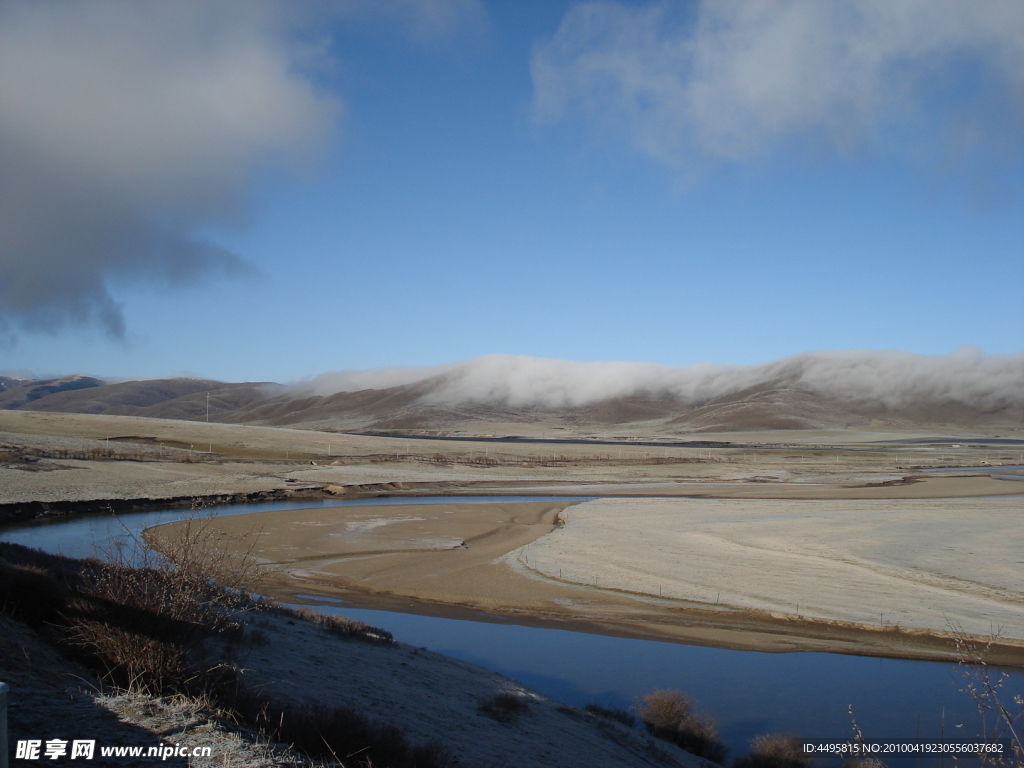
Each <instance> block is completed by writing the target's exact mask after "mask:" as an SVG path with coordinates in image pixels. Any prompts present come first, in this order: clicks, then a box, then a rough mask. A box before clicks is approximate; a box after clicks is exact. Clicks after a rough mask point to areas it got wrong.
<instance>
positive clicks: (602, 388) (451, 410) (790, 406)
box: [0, 352, 1024, 435]
mask: <svg viewBox="0 0 1024 768" xmlns="http://www.w3.org/2000/svg"><path fill="white" fill-rule="evenodd" d="M207 395H209V398H208V400H209V418H210V420H211V421H220V422H228V423H238V424H262V425H269V426H295V427H304V428H313V429H330V430H336V431H342V430H344V431H364V430H365V431H390V432H415V431H446V432H449V433H458V432H466V433H496V432H501V433H502V434H514V433H516V431H517V427H522V426H523V425H526V424H541V423H542V424H543V425H544V427H545V428H559V427H564V428H567V429H575V430H583V431H586V430H590V429H608V428H614V429H619V428H622V429H626V428H628V427H629V426H630V425H637V426H640V425H642V426H643V427H644V429H645V430H648V431H655V432H658V433H662V434H666V435H671V434H688V433H701V432H730V431H752V430H769V429H771V430H779V429H783V430H787V429H792V430H800V429H835V428H844V427H854V428H867V429H890V428H892V429H905V428H939V427H946V426H956V427H961V428H970V427H986V428H995V427H1005V428H1010V429H1020V428H1024V357H1021V356H1002V357H996V356H992V357H984V356H980V355H975V356H974V357H971V356H970V355H964V354H960V355H953V356H947V357H945V358H942V357H925V356H919V355H908V354H906V353H867V352H857V353H816V354H808V355H802V356H797V357H795V358H787V359H786V360H782V361H779V362H777V363H770V364H766V365H762V366H748V367H739V366H717V367H715V366H693V367H692V368H688V369H669V368H664V367H660V366H645V365H640V364H633V363H600V364H590V363H566V362H564V361H545V360H539V359H537V358H514V357H507V356H490V357H487V358H478V359H477V360H471V361H467V362H466V363H460V364H455V365H451V366H438V367H435V368H431V369H423V370H421V371H416V370H413V369H400V370H394V371H367V372H358V373H355V374H329V375H327V376H325V377H320V378H319V379H314V380H313V381H311V382H306V383H303V384H300V385H293V386H283V385H279V384H273V383H270V382H244V383H225V382H220V381H214V380H209V379H192V378H171V379H151V380H141V381H121V382H115V383H107V382H104V381H103V380H101V379H97V378H95V377H90V376H67V377H63V378H58V379H35V380H22V379H14V378H10V377H6V378H0V409H17V410H34V411H52V412H68V413H92V414H113V415H126V416H129V415H130V416H147V417H153V418H166V419H186V420H195V421H202V420H204V419H206V417H207Z"/></svg>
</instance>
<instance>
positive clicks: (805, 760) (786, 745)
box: [733, 733, 814, 768]
mask: <svg viewBox="0 0 1024 768" xmlns="http://www.w3.org/2000/svg"><path fill="white" fill-rule="evenodd" d="M813 764H814V757H813V756H811V755H807V754H805V753H804V751H803V743H802V742H801V741H800V740H799V739H798V738H797V737H796V736H793V735H792V734H781V733H768V734H764V735H762V736H758V737H757V738H756V739H754V740H753V741H751V742H750V754H749V755H747V756H746V757H741V758H740V759H738V760H736V762H734V763H733V768H810V767H811V766H812V765H813Z"/></svg>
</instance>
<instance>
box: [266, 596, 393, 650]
mask: <svg viewBox="0 0 1024 768" xmlns="http://www.w3.org/2000/svg"><path fill="white" fill-rule="evenodd" d="M271 610H272V611H274V612H275V613H279V614H281V615H282V616H291V617H292V618H295V619H299V620H300V621H306V622H309V623H310V624H315V625H316V626H318V627H320V628H321V629H323V630H325V631H326V632H328V633H329V634H332V635H334V636H336V637H344V638H346V639H349V640H362V641H363V642H366V643H377V644H380V645H390V644H392V643H394V642H395V638H394V637H393V636H392V634H391V633H390V632H388V631H387V630H386V629H380V628H379V627H371V626H370V625H369V624H364V623H363V622H361V621H356V620H355V619H349V618H346V617H344V616H335V615H332V614H328V613H319V612H317V611H314V610H311V609H309V608H289V607H288V606H284V605H275V606H273V607H272V608H271Z"/></svg>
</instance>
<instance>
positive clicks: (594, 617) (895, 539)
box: [152, 497, 1024, 664]
mask: <svg viewBox="0 0 1024 768" xmlns="http://www.w3.org/2000/svg"><path fill="white" fill-rule="evenodd" d="M872 505H874V506H872ZM897 510H898V511H897ZM1021 514H1022V513H1021V509H1020V503H1019V499H1014V498H1010V497H1004V498H999V497H996V498H991V499H981V500H958V499H943V500H938V501H929V500H921V501H901V502H900V503H899V506H898V507H893V505H892V504H885V503H884V502H865V501H845V502H832V501H828V502H824V501H812V500H798V501H791V502H783V501H735V500H721V501H705V500H692V499H691V500H685V499H604V500H600V501H592V502H586V503H582V504H572V503H566V502H560V503H553V502H536V503H525V504H521V503H495V504H458V503H453V504H429V505H427V504H424V505H396V506H373V507H345V508H331V509H323V508H317V509H306V510H290V511H285V512H264V513H255V514H249V515H237V516H232V517H226V518H218V520H217V521H216V524H217V525H218V527H220V528H221V529H222V530H223V533H224V535H225V539H224V540H225V541H226V542H235V543H234V544H231V546H234V547H236V548H237V549H239V550H241V549H244V548H247V547H248V546H250V544H248V543H246V542H247V541H248V542H251V541H252V538H251V537H252V536H253V535H255V534H256V533H257V532H258V533H259V538H258V541H257V543H256V545H255V549H254V554H255V555H256V556H257V557H258V558H259V560H260V562H261V564H262V569H263V571H264V574H265V578H266V583H265V588H264V589H265V591H266V592H268V593H269V594H271V595H273V596H275V597H281V598H287V597H294V596H295V595H296V594H306V595H309V594H314V595H315V594H319V595H324V596H329V597H342V598H343V599H345V600H347V601H349V602H350V603H352V604H353V605H354V606H362V607H374V608H381V609H385V610H400V611H410V612H422V613H431V614H435V615H449V616H455V617H465V618H480V614H481V613H485V614H488V615H492V616H501V617H507V618H512V619H514V620H516V621H519V622H522V623H532V624H537V625H541V626H555V627H563V628H573V629H580V630H583V631H592V632H599V633H603V634H612V635H622V636H633V637H645V638H652V639H662V640H670V641H677V642H688V643H696V644H701V645H713V646H718V647H728V648H746V649H752V650H768V651H793V650H817V651H837V652H845V653H856V654H867V655H882V656H896V657H908V658H947V659H948V658H953V657H954V648H953V646H952V644H951V642H950V641H949V639H948V629H949V626H948V624H947V619H948V620H952V621H954V622H959V623H960V624H962V625H963V626H964V628H965V629H966V630H968V631H970V632H972V633H975V634H978V635H987V634H988V631H989V629H990V626H993V625H1000V624H1001V625H1002V628H1003V631H1002V640H1001V641H1000V648H998V649H997V652H998V654H999V660H1000V661H1001V662H1002V663H1011V664H1024V642H1021V641H1022V639H1024V635H1022V633H1021V630H1020V628H1021V627H1022V626H1024V600H1022V597H1021V594H1022V591H1024V590H1022V588H1021V584H1020V576H1019V574H1020V573H1021V572H1022V571H1021V569H1020V565H1019V563H1018V561H1019V560H1020V559H1021V558H1020V554H1019V553H1020V552H1021V551H1024V547H1021V544H1022V543H1024V542H1022V541H1021V531H1022V530H1024V526H1021V525H1020V516H1021ZM971 515H974V517H973V519H972V518H971ZM563 523H564V526H563ZM175 525H176V524H171V525H169V526H163V527H160V528H157V529H154V531H153V534H152V535H155V536H156V537H157V538H159V537H166V536H172V535H174V531H175ZM797 532H802V533H800V534H799V535H797ZM246 535H248V536H249V537H250V538H248V539H246V538H245V537H246ZM901 537H902V538H901ZM908 539H909V540H911V541H912V546H908V545H907V541H908ZM416 542H419V545H418V546H417V544H416ZM559 569H561V571H559ZM659 591H660V592H661V594H660V595H659V594H658V593H659ZM718 592H721V593H722V594H721V595H720V596H719V595H718V594H717V593H718ZM716 599H717V600H718V602H717V603H716V602H715V600H716ZM798 606H799V607H798ZM878 614H881V616H878Z"/></svg>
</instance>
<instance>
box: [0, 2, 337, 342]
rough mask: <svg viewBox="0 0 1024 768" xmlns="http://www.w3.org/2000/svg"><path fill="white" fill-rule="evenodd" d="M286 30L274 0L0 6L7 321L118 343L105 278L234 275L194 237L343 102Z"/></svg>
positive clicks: (292, 155) (322, 134)
mask: <svg viewBox="0 0 1024 768" xmlns="http://www.w3.org/2000/svg"><path fill="white" fill-rule="evenodd" d="M294 31H295V30H294V27H293V26H292V25H291V22H290V20H289V19H288V18H287V16H286V14H285V13H283V12H282V7H279V6H278V5H277V4H276V3H274V2H270V0H202V2H200V1H198V0H196V1H192V0H175V1H174V2H166V0H131V1H130V2H128V1H125V0H90V2H87V3H83V2H67V1H65V0H47V1H45V2H38V1H36V0H30V1H29V2H19V1H18V0H15V1H14V2H6V3H4V4H3V5H2V6H0V332H2V333H3V334H5V335H6V336H8V337H12V336H14V335H15V334H16V333H17V332H18V331H19V330H35V331H38V330H42V331H54V330H57V329H60V328H62V327H64V326H67V325H69V324H74V325H78V324H98V325H99V326H101V327H102V328H103V329H104V330H105V331H106V332H107V333H109V334H110V335H112V336H115V337H117V336H121V335H122V334H123V333H124V320H123V317H122V314H121V311H120V308H119V306H118V305H117V303H116V302H115V300H114V299H113V298H112V296H111V292H110V286H111V284H112V283H115V282H119V283H120V282H129V283H130V282H136V281H141V282H144V281H160V282H168V283H171V284H185V283H188V282H189V281H191V280H194V279H195V278H196V277H197V276H199V275H201V274H205V273H210V272H214V273H237V272H238V271H240V270H242V269H244V265H243V263H242V261H241V260H240V259H239V258H238V257H237V256H236V255H234V254H231V253H228V252H226V251H224V250H223V249H221V248H219V247H217V246H216V245H215V244H213V243H211V242H209V241H206V240H204V239H203V238H202V237H201V236H200V235H198V234H197V233H198V232H199V231H200V230H201V228H202V227H204V226H208V225H210V224H211V223H217V222H221V221H224V220H225V218H227V217H231V216H234V215H237V213H238V211H239V208H240V206H241V205H242V204H243V202H244V193H245V189H246V186H247V184H248V183H249V182H250V181H251V175H252V173H253V171H254V169H259V168H262V167H265V164H268V163H270V164H272V163H286V164H288V163H293V162H300V161H302V160H303V159H305V158H307V157H309V156H310V153H311V152H313V151H315V148H316V147H318V146H319V145H321V144H322V143H323V141H324V140H325V138H326V137H327V136H328V134H329V132H330V130H331V127H332V124H333V122H334V121H335V119H336V118H337V116H338V114H339V112H340V110H341V105H340V103H339V101H338V100H337V99H335V98H334V97H332V96H330V95H327V94H325V93H322V92H320V91H318V90H317V88H316V87H315V86H313V85H312V84H311V82H310V81H309V80H308V79H307V78H305V77H304V76H303V75H302V74H301V72H300V71H299V70H298V68H297V66H296V62H297V61H298V60H299V59H300V58H306V57H307V54H308V51H306V50H304V48H303V46H302V44H301V43H300V42H298V37H297V36H296V35H295V34H294Z"/></svg>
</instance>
